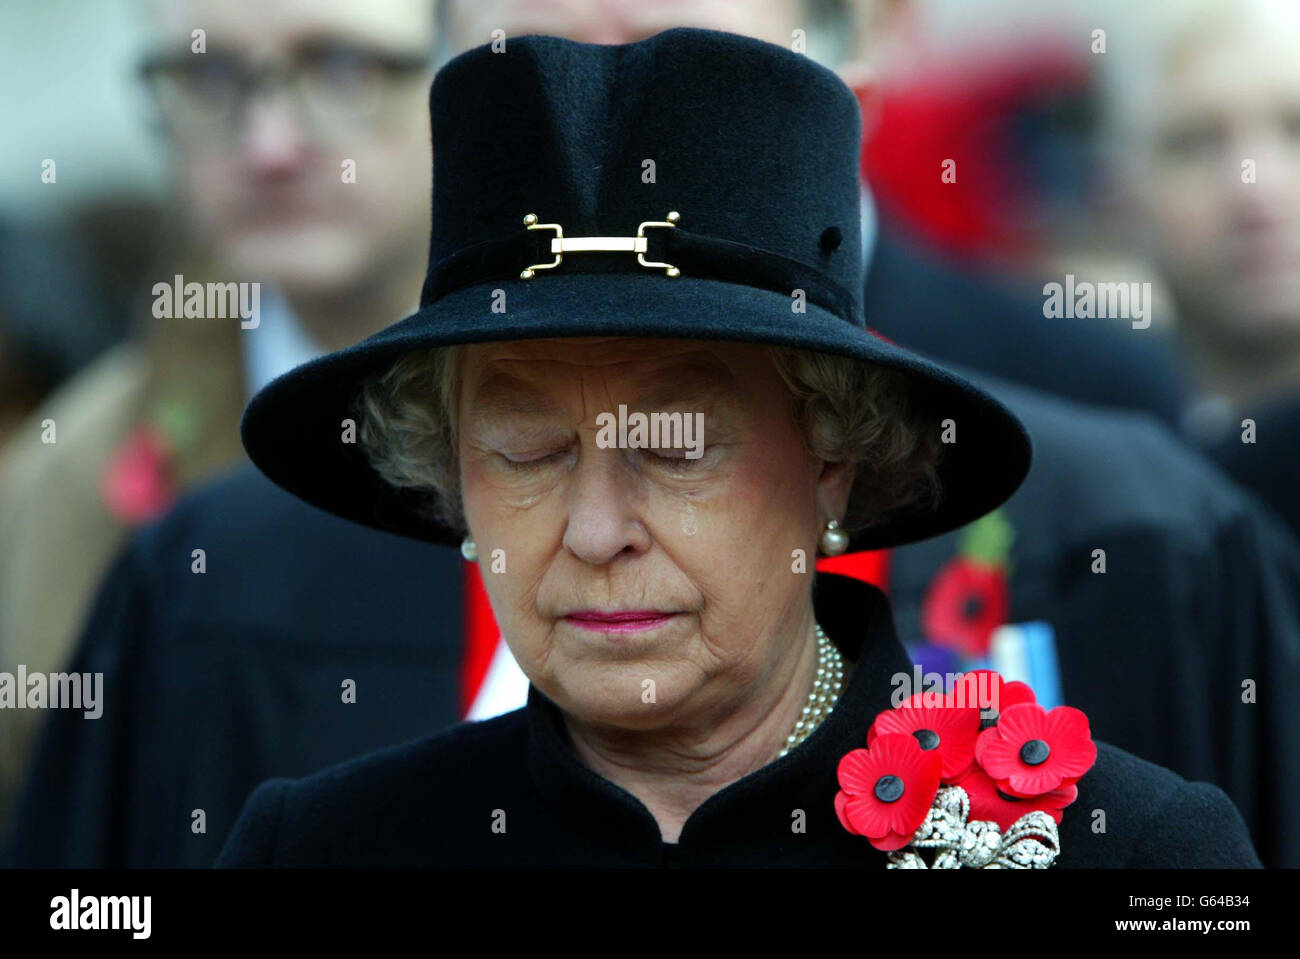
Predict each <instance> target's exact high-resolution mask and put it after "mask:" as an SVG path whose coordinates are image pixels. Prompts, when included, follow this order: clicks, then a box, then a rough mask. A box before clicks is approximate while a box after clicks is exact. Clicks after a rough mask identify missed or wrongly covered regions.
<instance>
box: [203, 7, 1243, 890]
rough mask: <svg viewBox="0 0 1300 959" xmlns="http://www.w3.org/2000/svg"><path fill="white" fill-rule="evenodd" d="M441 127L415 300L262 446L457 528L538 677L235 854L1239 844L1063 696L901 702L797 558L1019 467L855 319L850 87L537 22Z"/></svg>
mask: <svg viewBox="0 0 1300 959" xmlns="http://www.w3.org/2000/svg"><path fill="white" fill-rule="evenodd" d="M431 115H432V121H433V137H434V146H435V151H434V152H435V164H434V178H433V183H434V209H433V234H432V243H431V250H430V257H429V272H428V276H427V279H426V282H425V286H424V290H423V294H422V296H421V309H420V311H419V312H418V313H416V314H415V315H413V316H412V317H409V318H407V319H406V320H404V321H402V322H401V323H398V324H395V325H394V326H392V327H390V328H388V329H387V330H385V331H383V332H381V333H380V334H377V335H376V336H374V337H372V338H371V339H369V340H367V341H365V342H364V343H361V344H358V345H357V346H356V347H353V348H350V349H348V350H344V351H342V352H341V353H337V354H334V355H331V356H328V357H325V358H323V359H321V360H319V361H317V362H315V363H312V364H309V365H307V366H305V367H302V368H300V369H298V370H295V371H294V372H292V373H290V374H288V375H287V376H285V377H282V378H281V379H280V380H278V381H276V382H275V383H273V384H272V385H271V386H269V387H268V388H267V389H266V390H264V391H263V392H262V393H261V394H259V395H258V396H257V397H256V398H255V399H254V401H253V403H252V404H251V405H250V407H249V410H248V412H247V414H246V418H245V424H244V439H245V443H246V445H247V446H248V449H249V452H250V455H251V456H252V457H253V460H254V462H256V463H257V464H258V466H259V467H260V468H261V469H262V470H264V471H265V472H266V473H267V474H268V475H269V476H271V477H272V478H273V479H274V480H275V481H276V482H278V483H280V484H281V485H283V486H284V487H286V488H287V489H289V490H291V491H292V492H294V493H296V494H297V495H299V496H301V497H303V498H304V499H306V500H307V501H309V502H312V503H314V504H316V505H318V506H321V507H323V508H325V509H328V510H330V511H332V512H335V513H337V514H339V515H342V516H345V517H348V518H351V519H354V520H357V521H359V522H364V523H367V524H370V525H373V526H376V527H379V528H382V529H388V530H392V531H395V532H399V533H402V534H406V535H411V536H416V537H420V538H424V539H427V540H429V541H431V542H437V543H444V544H453V543H460V544H461V548H462V551H463V552H464V553H465V555H466V558H467V559H471V560H476V561H477V562H478V563H479V564H480V568H481V570H482V573H483V579H484V583H485V586H486V589H487V592H488V596H489V598H490V600H491V604H492V608H493V611H494V613H495V615H496V619H497V621H498V623H499V624H500V627H501V630H502V633H503V636H504V638H505V640H506V642H507V644H508V645H509V648H510V650H511V652H512V653H513V654H514V656H515V658H516V659H517V660H518V663H519V665H520V667H521V668H522V669H523V671H524V673H525V674H527V676H528V678H529V680H530V682H531V686H530V693H529V699H528V704H527V706H526V707H525V708H523V709H520V710H518V711H516V712H513V713H510V714H508V715H505V716H502V717H499V718H497V719H493V720H490V721H487V722H481V723H470V724H463V725H461V726H459V727H456V728H454V729H451V730H449V731H446V732H443V733H441V734H439V735H435V736H432V737H430V738H428V739H425V740H422V741H418V742H415V743H409V744H406V745H403V746H400V747H396V748H393V749H390V750H387V751H385V752H382V753H379V754H375V755H371V756H365V757H361V758H359V759H357V760H354V761H352V762H350V763H348V764H345V765H343V766H340V767H337V768H334V769H330V770H326V771H324V772H321V773H319V774H317V775H314V776H311V777H308V778H306V779H303V780H300V781H289V780H273V781H271V782H268V783H265V784H263V785H262V786H261V787H260V788H259V789H258V790H257V791H256V792H254V794H253V795H252V797H250V799H249V801H248V803H247V806H246V808H245V810H244V813H243V815H242V817H241V819H240V821H239V823H238V824H237V826H236V828H235V830H234V832H233V834H232V835H231V837H230V839H229V841H228V844H227V846H226V849H225V851H224V852H223V855H222V859H221V863H222V864H224V865H233V866H248V865H286V866H309V865H326V864H329V865H354V866H361V865H366V866H371V865H439V866H492V865H500V866H518V865H533V866H559V865H663V864H670V863H672V864H688V865H704V864H710V865H718V864H723V865H727V864H729V865H808V866H845V865H853V866H871V867H881V866H884V865H891V866H898V867H909V868H919V867H927V866H928V867H952V866H968V867H978V866H1003V867H1006V866H1036V867H1044V866H1049V865H1053V864H1056V865H1062V866H1065V865H1069V866H1124V865H1135V866H1177V865H1186V866H1215V865H1222V866H1238V865H1256V864H1257V860H1256V858H1255V855H1254V852H1253V850H1252V849H1251V846H1250V842H1249V839H1248V838H1247V836H1246V832H1245V828H1244V825H1243V824H1242V821H1241V818H1240V816H1239V815H1238V814H1237V812H1236V810H1235V809H1234V808H1233V807H1232V805H1231V804H1230V803H1229V802H1228V800H1227V799H1226V797H1224V796H1223V794H1222V793H1220V792H1219V791H1218V790H1217V789H1215V788H1214V787H1211V786H1206V785H1203V784H1192V783H1186V782H1184V781H1183V780H1181V779H1180V778H1178V777H1177V776H1175V775H1174V774H1172V773H1170V772H1168V771H1166V770H1163V769H1160V768H1158V767H1155V766H1152V765H1150V764H1147V763H1144V762H1142V761H1141V760H1138V759H1136V758H1134V757H1132V756H1130V755H1128V754H1126V753H1123V752H1122V751H1120V750H1118V749H1115V748H1113V747H1109V746H1107V745H1105V744H1101V743H1094V742H1093V741H1092V739H1091V736H1090V734H1089V731H1088V726H1087V720H1086V717H1084V716H1083V714H1082V713H1079V712H1078V711H1077V710H1071V709H1069V708H1068V707H1058V708H1056V709H1053V710H1051V711H1050V712H1049V711H1046V710H1044V709H1043V708H1042V707H1041V706H1039V705H1038V704H1037V703H1036V702H1035V699H1034V694H1033V692H1032V690H1029V689H1028V688H1027V687H1025V686H1024V684H1022V683H1011V682H1003V681H1002V680H1001V678H1000V677H998V676H996V675H991V674H970V675H968V676H966V677H962V678H961V679H959V680H957V681H956V682H955V683H954V684H953V685H952V686H951V688H949V689H947V690H942V691H936V690H913V689H908V688H906V684H907V682H908V680H909V678H910V677H911V676H912V670H911V664H910V662H909V661H908V659H907V657H906V655H905V654H904V652H903V649H902V647H901V645H900V644H899V642H898V640H897V638H896V637H895V635H894V633H893V627H892V623H891V619H890V613H889V609H888V605H887V603H886V602H885V600H884V597H883V596H882V595H881V594H880V593H879V592H878V591H877V590H875V589H874V588H873V587H871V586H869V585H867V584H865V583H860V582H857V581H855V580H850V579H847V578H844V577H838V576H831V575H828V574H825V573H816V572H815V561H816V556H817V554H818V552H819V551H820V552H821V553H824V554H827V555H835V554H838V553H842V552H844V551H845V550H846V549H863V548H873V547H880V546H888V545H892V544H897V543H902V542H907V541H909V540H912V539H917V538H920V537H924V536H928V535H932V534H935V533H939V532H942V531H945V530H949V529H953V528H955V527H957V526H960V525H962V524H964V523H967V522H969V521H971V520H972V519H974V518H976V517H978V516H979V515H981V514H983V513H985V512H987V511H988V510H990V509H992V508H994V507H995V506H996V505H997V504H999V503H1000V502H1002V501H1003V500H1004V499H1005V498H1006V497H1007V496H1008V495H1010V493H1011V492H1012V491H1013V490H1014V489H1015V488H1016V486H1017V485H1018V484H1019V483H1020V481H1021V480H1022V479H1023V477H1024V475H1025V472H1026V471H1027V469H1028V465H1029V444H1028V440H1027V437H1026V436H1025V434H1024V431H1023V429H1022V428H1021V426H1020V424H1019V423H1018V422H1017V421H1016V420H1015V419H1014V417H1012V416H1011V414H1010V413H1008V412H1007V411H1006V410H1005V409H1004V408H1003V407H1001V406H1000V405H999V404H998V403H997V402H996V401H994V400H993V399H991V398H990V397H988V396H987V395H985V394H983V393H982V392H980V391H979V390H977V389H976V388H974V387H973V386H971V385H970V384H968V383H966V382H964V381H963V380H961V379H960V378H958V377H956V376H954V375H953V374H951V373H949V372H947V371H945V370H943V369H941V368H939V367H936V366H934V365H932V364H930V363H928V362H926V361H924V360H922V359H920V358H918V357H915V356H912V355H910V354H908V353H906V352H905V351H903V350H901V349H899V348H896V347H894V346H893V345H892V344H890V343H887V342H885V341H883V340H881V339H880V338H878V337H876V336H874V335H873V334H871V333H870V332H869V331H868V329H867V328H866V326H865V321H864V318H863V317H862V315H861V307H860V305H859V304H860V298H859V296H858V291H860V290H861V288H862V262H861V247H860V237H859V231H858V228H857V225H858V222H859V220H858V184H857V172H856V158H857V147H858V138H859V135H860V130H859V121H858V117H857V109H856V104H855V102H854V100H853V97H852V95H851V94H850V93H849V91H848V90H847V88H845V87H844V86H843V85H842V84H841V83H840V82H839V81H838V80H837V79H836V78H835V77H834V75H832V74H830V73H829V72H827V71H825V70H823V69H821V68H819V67H818V66H816V65H815V64H814V63H812V62H810V61H809V60H807V59H806V58H804V57H802V56H800V55H797V54H793V53H791V52H789V51H787V50H784V49H782V48H780V47H775V46H771V45H768V44H764V43H761V42H758V41H754V40H748V39H743V38H740V37H735V36H730V35H727V34H721V33H713V32H708V31H698V30H672V31H668V32H667V33H663V34H659V35H657V36H655V37H651V38H649V39H647V40H644V41H641V42H639V43H635V44H629V45H626V46H592V45H585V44H577V43H571V42H568V41H563V40H558V39H554V38H545V37H524V38H519V39H511V40H509V41H508V44H507V46H506V49H505V50H504V51H496V52H494V51H493V49H492V48H488V47H484V48H480V49H478V50H474V51H470V52H469V53H467V54H465V55H463V56H461V57H459V58H457V59H456V60H454V61H452V63H450V64H449V65H448V66H447V67H445V68H444V69H443V71H441V73H440V74H439V76H438V78H437V79H436V80H435V82H434V86H433V91H432V96H431ZM358 693H359V695H363V696H364V695H375V696H382V695H383V690H360V691H358ZM1098 811H1106V813H1107V814H1108V815H1109V816H1110V822H1109V825H1108V826H1105V827H1104V828H1102V829H1100V830H1099V829H1097V813H1098ZM449 823H451V824H454V826H452V827H450V828H449V827H448V825H447V824H449Z"/></svg>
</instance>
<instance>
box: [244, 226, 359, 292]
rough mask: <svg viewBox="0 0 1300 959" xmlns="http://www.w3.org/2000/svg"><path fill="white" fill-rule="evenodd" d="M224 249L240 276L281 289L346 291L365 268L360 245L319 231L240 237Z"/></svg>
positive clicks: (290, 230)
mask: <svg viewBox="0 0 1300 959" xmlns="http://www.w3.org/2000/svg"><path fill="white" fill-rule="evenodd" d="M226 249H228V250H230V251H231V253H230V262H231V264H232V265H233V266H234V267H235V269H237V270H238V271H239V273H240V274H241V275H248V276H258V277H262V278H264V279H265V280H267V281H268V282H270V283H273V284H275V285H276V286H279V287H283V288H284V289H286V290H302V291H307V292H313V291H326V290H331V289H347V288H348V287H349V286H352V285H355V284H356V283H357V282H359V280H360V278H361V277H363V276H365V274H366V272H367V269H368V264H367V263H366V261H365V259H364V257H363V256H362V253H363V250H364V247H363V245H362V244H360V243H358V242H357V240H356V239H355V238H351V239H348V238H346V237H344V236H343V235H342V234H341V233H338V232H336V231H334V230H330V229H325V228H321V227H285V228H280V229H261V230H256V231H248V232H243V233H240V234H239V235H237V236H235V237H232V238H231V240H230V241H229V243H227V244H226Z"/></svg>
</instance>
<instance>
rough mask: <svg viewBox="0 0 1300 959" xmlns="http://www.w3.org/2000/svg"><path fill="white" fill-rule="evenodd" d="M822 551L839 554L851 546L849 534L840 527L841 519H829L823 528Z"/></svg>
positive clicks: (829, 554)
mask: <svg viewBox="0 0 1300 959" xmlns="http://www.w3.org/2000/svg"><path fill="white" fill-rule="evenodd" d="M821 546H822V552H823V553H825V554H826V555H827V556H839V555H840V553H842V552H844V551H845V550H846V549H848V548H849V534H848V533H846V532H844V530H842V529H840V523H839V520H834V519H832V520H827V521H826V528H825V529H824V530H822V539H821Z"/></svg>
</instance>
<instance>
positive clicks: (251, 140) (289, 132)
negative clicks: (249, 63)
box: [243, 91, 306, 176]
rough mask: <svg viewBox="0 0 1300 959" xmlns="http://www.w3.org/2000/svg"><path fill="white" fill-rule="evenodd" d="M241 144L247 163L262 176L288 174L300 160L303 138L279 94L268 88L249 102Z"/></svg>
mask: <svg viewBox="0 0 1300 959" xmlns="http://www.w3.org/2000/svg"><path fill="white" fill-rule="evenodd" d="M243 144H244V155H245V157H246V159H247V162H248V164H249V166H250V167H251V168H252V170H253V172H254V173H257V174H261V175H263V176H275V175H283V174H286V173H290V172H292V171H294V170H295V169H297V168H298V166H299V165H300V164H301V163H302V159H303V157H304V155H305V152H306V137H305V136H304V134H303V130H302V128H301V125H300V124H299V122H298V120H297V119H296V118H295V116H294V111H293V109H292V107H291V106H290V104H289V103H288V102H287V98H286V97H285V96H284V95H283V94H282V93H276V94H272V93H270V92H269V91H267V92H264V93H263V95H262V96H257V97H253V98H252V99H251V100H250V101H249V103H248V108H247V113H246V117H245V121H244V135H243Z"/></svg>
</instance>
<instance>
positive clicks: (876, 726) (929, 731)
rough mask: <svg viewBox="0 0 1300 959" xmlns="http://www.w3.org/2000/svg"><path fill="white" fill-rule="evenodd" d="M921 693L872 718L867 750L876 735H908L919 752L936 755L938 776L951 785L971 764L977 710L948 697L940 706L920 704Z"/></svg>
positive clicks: (976, 732) (976, 731)
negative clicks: (937, 757) (920, 750)
mask: <svg viewBox="0 0 1300 959" xmlns="http://www.w3.org/2000/svg"><path fill="white" fill-rule="evenodd" d="M924 695H925V694H924V693H917V694H916V695H914V696H912V697H911V698H910V699H908V700H907V701H905V702H904V703H902V704H901V705H900V706H898V708H896V709H889V710H886V711H885V712H883V713H881V714H880V715H879V716H877V717H876V721H875V722H874V723H872V724H871V728H870V729H869V730H867V748H871V746H872V744H873V743H874V742H875V741H876V739H877V738H878V737H880V736H886V735H890V734H892V733H903V734H904V735H907V736H911V737H912V738H914V739H915V740H916V742H917V745H919V746H920V747H921V749H922V750H925V751H930V750H933V751H935V752H937V753H938V754H939V762H940V771H939V776H940V778H941V779H942V780H943V782H944V783H952V782H954V781H955V780H956V779H958V778H959V777H960V776H962V775H963V774H964V773H965V772H966V771H967V770H968V769H969V768H970V765H971V763H973V762H974V761H975V738H976V737H977V736H978V735H979V732H980V713H979V709H977V708H975V707H974V706H971V707H957V706H955V705H953V704H952V700H951V699H950V698H946V699H945V704H946V705H944V706H940V707H934V706H925V705H922V697H923V696H924Z"/></svg>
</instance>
